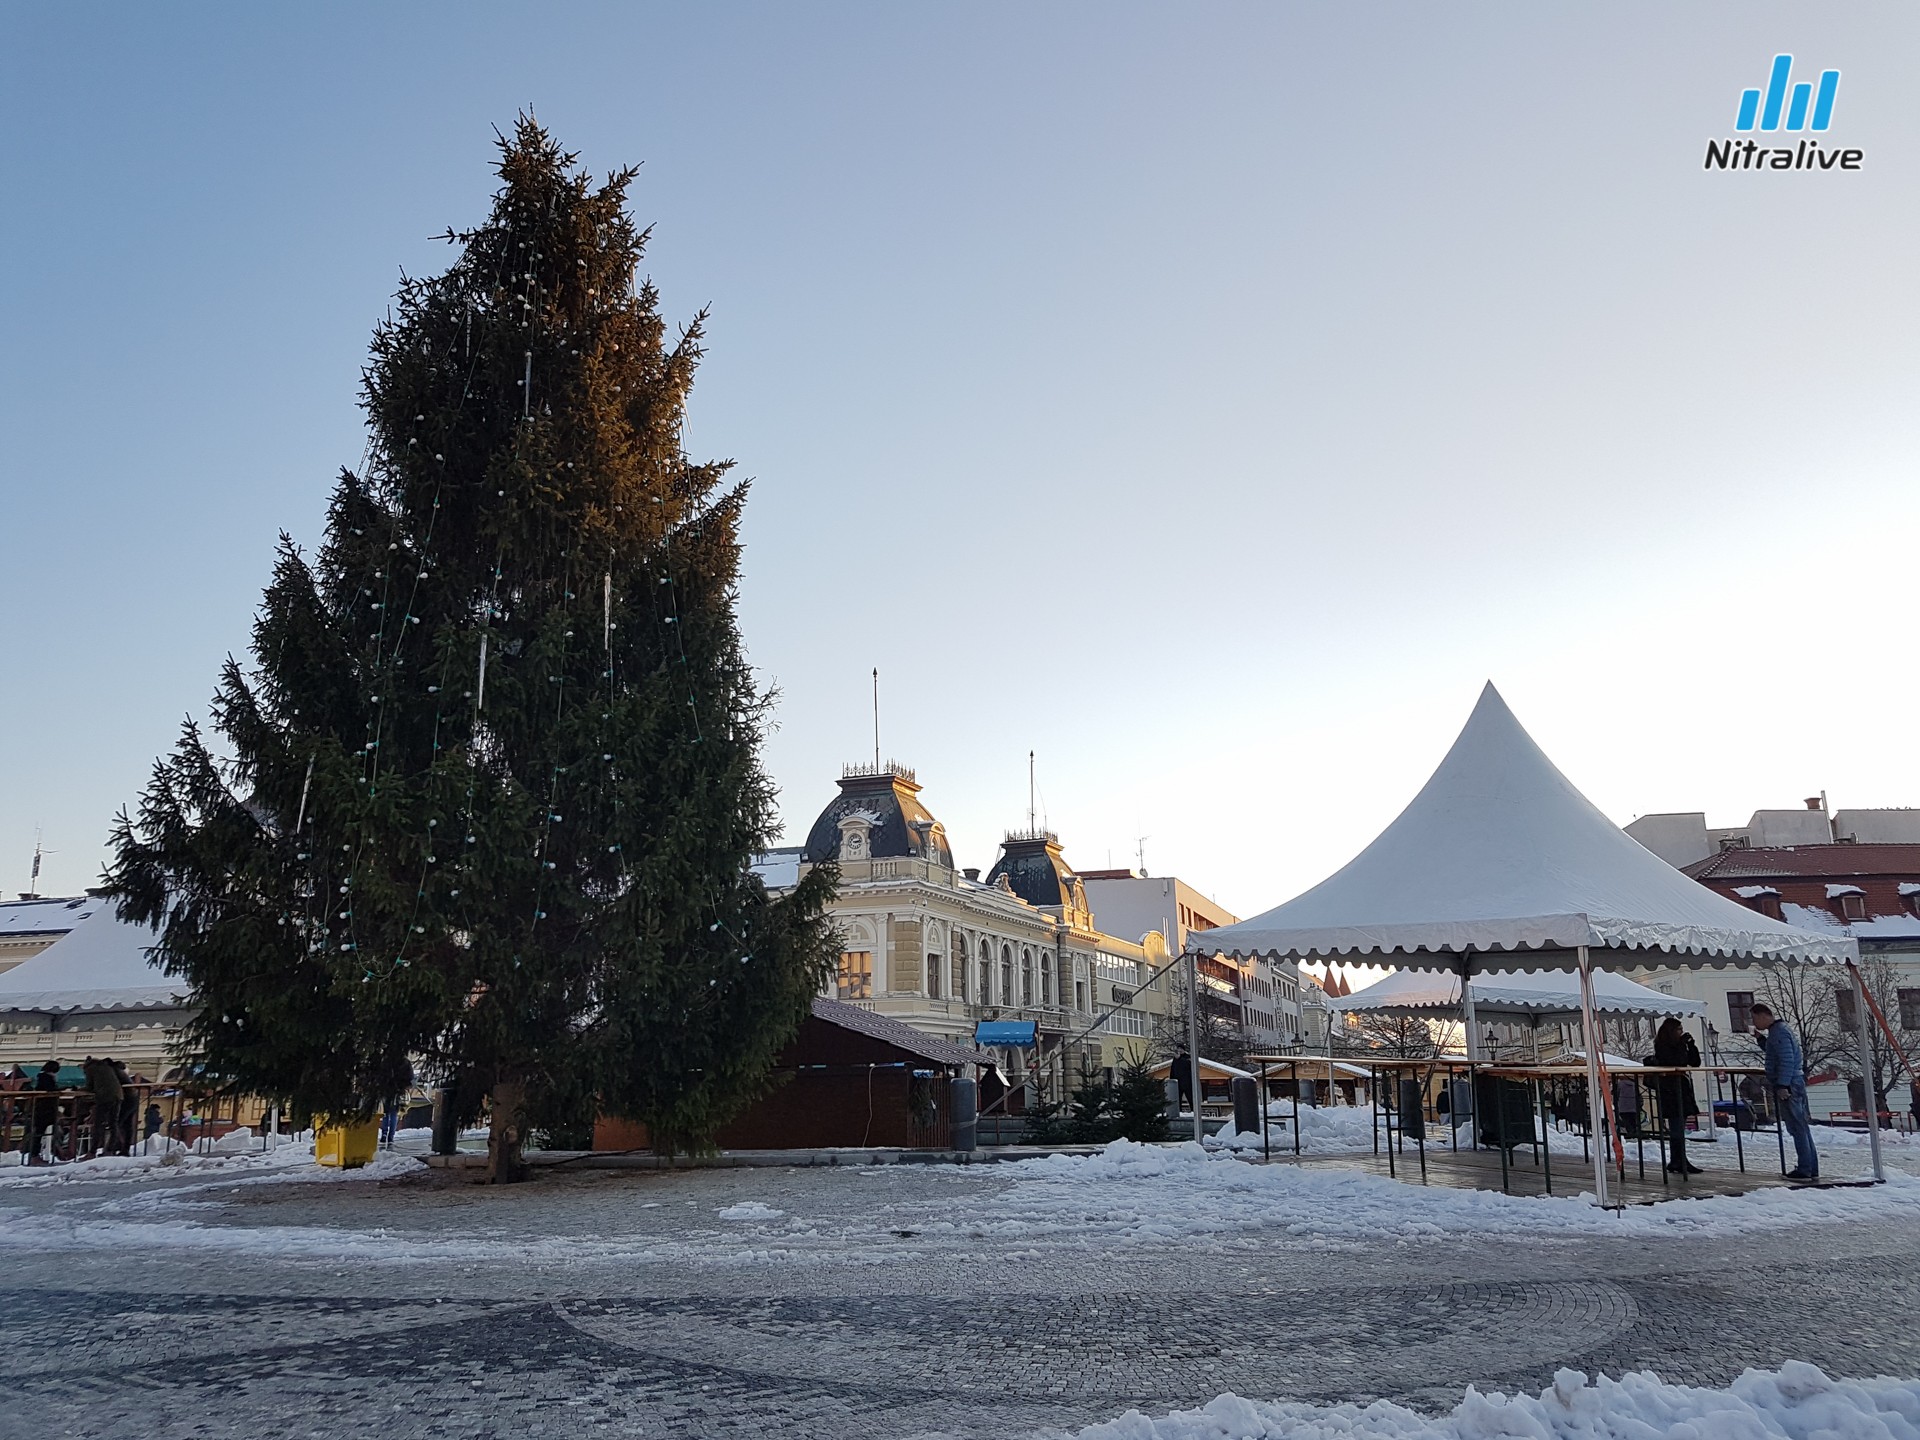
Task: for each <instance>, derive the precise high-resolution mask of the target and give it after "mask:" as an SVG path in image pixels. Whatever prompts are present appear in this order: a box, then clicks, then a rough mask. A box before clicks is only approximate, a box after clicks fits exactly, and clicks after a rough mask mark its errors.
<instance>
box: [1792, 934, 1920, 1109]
mask: <svg viewBox="0 0 1920 1440" xmlns="http://www.w3.org/2000/svg"><path fill="white" fill-rule="evenodd" d="M1795 968H1798V967H1795ZM1860 979H1861V980H1862V981H1863V982H1864V983H1865V985H1866V988H1867V994H1868V995H1870V996H1871V997H1872V998H1873V1003H1874V1004H1875V1005H1876V1006H1877V1007H1878V1008H1879V1011H1880V1014H1881V1015H1882V1016H1883V1017H1884V1018H1885V1019H1886V1022H1887V1024H1888V1026H1889V1027H1891V1028H1892V1030H1893V1034H1894V1037H1895V1038H1896V1039H1898V1041H1899V1046H1898V1048H1896V1047H1895V1045H1894V1042H1893V1040H1891V1039H1889V1038H1888V1036H1887V1032H1886V1031H1885V1030H1882V1029H1881V1028H1880V1022H1879V1021H1878V1020H1875V1019H1874V1018H1873V1015H1872V1014H1871V1013H1870V1012H1869V1013H1868V1014H1867V1015H1865V1016H1862V1015H1861V1014H1860V1003H1859V997H1858V996H1857V995H1855V994H1854V991H1853V985H1852V983H1851V977H1849V981H1848V983H1846V984H1844V985H1839V986H1832V987H1831V991H1830V993H1831V994H1832V997H1833V1006H1834V1012H1835V1019H1836V1021H1837V1023H1836V1025H1835V1027H1834V1028H1835V1034H1836V1035H1837V1036H1838V1037H1840V1054H1839V1056H1838V1059H1839V1066H1838V1068H1839V1070H1840V1073H1841V1074H1843V1075H1845V1076H1847V1077H1848V1078H1849V1079H1854V1080H1857V1079H1859V1078H1860V1023H1861V1021H1862V1020H1863V1019H1864V1020H1865V1022H1866V1026H1867V1050H1868V1058H1869V1060H1870V1062H1871V1064H1872V1066H1873V1096H1874V1107H1875V1108H1876V1109H1881V1110H1885V1109H1890V1108H1891V1109H1901V1108H1903V1107H1902V1106H1897V1105H1889V1097H1890V1096H1891V1094H1892V1091H1893V1088H1894V1085H1895V1083H1896V1082H1897V1081H1898V1080H1899V1079H1900V1078H1901V1077H1902V1075H1904V1076H1905V1078H1906V1079H1907V1080H1908V1081H1909V1082H1911V1081H1912V1080H1914V1078H1915V1076H1914V1074H1913V1072H1912V1069H1911V1062H1912V1061H1913V1059H1914V1058H1915V1057H1916V1056H1917V1055H1920V1030H1912V1029H1908V1028H1906V1027H1904V1026H1903V1025H1902V1024H1901V1021H1902V1020H1903V1019H1904V1018H1905V1017H1904V1016H1903V1015H1902V1014H1901V1011H1900V974H1899V972H1898V971H1897V970H1895V969H1894V967H1893V962H1892V961H1890V960H1888V959H1887V957H1886V956H1884V955H1863V956H1861V957H1860ZM1829 983H1831V982H1829ZM1902 1052H1905V1053H1904V1055H1903V1054H1902Z"/></svg>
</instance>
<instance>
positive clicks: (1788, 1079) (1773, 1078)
mask: <svg viewBox="0 0 1920 1440" xmlns="http://www.w3.org/2000/svg"><path fill="white" fill-rule="evenodd" d="M1753 1028H1754V1029H1756V1030H1758V1031H1759V1032H1760V1037H1761V1040H1760V1043H1761V1045H1762V1047H1763V1049H1764V1053H1765V1055H1766V1063H1767V1085H1768V1086H1769V1087H1770V1088H1771V1089H1772V1091H1773V1098H1774V1104H1775V1105H1776V1106H1777V1107H1778V1108H1779V1111H1780V1122H1781V1124H1783V1125H1785V1126H1786V1127H1787V1134H1789V1135H1791V1136H1792V1137H1793V1169H1791V1170H1789V1171H1788V1172H1787V1179H1789V1180H1818V1179H1819V1178H1820V1155H1819V1152H1818V1151H1816V1150H1815V1149H1814V1148H1813V1127H1812V1126H1811V1125H1809V1124H1808V1123H1807V1076H1806V1070H1805V1068H1804V1065H1803V1062H1802V1061H1801V1058H1800V1042H1799V1040H1798V1039H1796V1038H1795V1037H1794V1033H1793V1031H1791V1030H1789V1029H1788V1028H1787V1027H1786V1026H1785V1025H1784V1024H1782V1023H1781V1022H1780V1020H1779V1019H1778V1018H1776V1017H1775V1015H1774V1013H1773V1008H1772V1007H1771V1006H1769V1005H1767V1004H1765V1003H1763V1002H1756V1003H1755V1004H1754V1007H1753Z"/></svg>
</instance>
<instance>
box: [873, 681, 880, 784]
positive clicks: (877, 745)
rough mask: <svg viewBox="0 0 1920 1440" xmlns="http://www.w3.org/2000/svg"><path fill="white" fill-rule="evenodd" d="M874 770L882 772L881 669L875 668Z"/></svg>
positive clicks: (876, 772)
mask: <svg viewBox="0 0 1920 1440" xmlns="http://www.w3.org/2000/svg"><path fill="white" fill-rule="evenodd" d="M873 769H874V773H875V774H878V773H879V771H880V667H879V666H878V665H876V666H874V667H873Z"/></svg>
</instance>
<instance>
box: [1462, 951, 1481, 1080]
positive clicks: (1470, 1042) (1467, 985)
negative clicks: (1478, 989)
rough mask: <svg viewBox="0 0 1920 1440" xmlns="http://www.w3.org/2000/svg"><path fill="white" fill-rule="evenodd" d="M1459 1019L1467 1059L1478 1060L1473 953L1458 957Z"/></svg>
mask: <svg viewBox="0 0 1920 1440" xmlns="http://www.w3.org/2000/svg"><path fill="white" fill-rule="evenodd" d="M1460 1019H1461V1023H1463V1024H1464V1025H1465V1026H1466V1027H1467V1043H1466V1045H1465V1047H1464V1048H1465V1050H1466V1052H1467V1059H1469V1060H1478V1059H1479V1058H1480V1041H1479V1038H1478V1031H1479V1028H1480V1027H1479V1025H1478V1023H1477V1021H1476V1019H1475V1016H1474V1013H1473V953H1472V952H1471V951H1469V952H1468V953H1467V954H1465V955H1462V956H1461V957H1460Z"/></svg>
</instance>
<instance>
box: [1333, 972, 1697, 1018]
mask: <svg viewBox="0 0 1920 1440" xmlns="http://www.w3.org/2000/svg"><path fill="white" fill-rule="evenodd" d="M1593 1003H1594V1007H1595V1008H1596V1009H1599V1010H1605V1011H1609V1012H1610V1013H1613V1014H1616V1015H1704V1014H1705V1013H1706V1010H1707V1007H1706V1005H1705V1004H1703V1003H1702V1002H1701V1001H1698V1000H1686V999H1682V998H1681V997H1679V996H1677V995H1663V994H1661V993H1660V992H1659V991H1658V990H1655V989H1652V988H1650V987H1649V986H1646V985H1641V984H1637V983H1636V982H1634V981H1632V980H1629V979H1627V977H1626V976H1624V975H1615V974H1612V973H1611V972H1609V971H1606V970H1598V969H1596V970H1595V971H1594V972H1593ZM1333 1008H1334V1009H1335V1010H1342V1011H1345V1010H1356V1011H1368V1012H1371V1013H1373V1014H1382V1013H1386V1014H1420V1013H1423V1012H1426V1011H1431V1010H1447V1011H1458V1010H1459V1009H1460V977H1459V976H1458V975H1455V974H1451V973H1449V972H1448V971H1445V970H1396V971H1395V972H1394V973H1393V974H1391V975H1389V976H1387V978H1386V979H1384V980H1381V981H1378V982H1377V983H1375V984H1372V985H1369V986H1367V987H1366V988H1365V989H1363V990H1356V991H1355V992H1354V993H1353V994H1352V995H1350V996H1348V997H1347V998H1346V999H1344V1000H1336V1001H1334V1002H1333ZM1579 1008H1580V985H1579V982H1578V981H1577V980H1576V979H1575V978H1574V977H1573V976H1571V975H1569V974H1568V973H1567V972H1566V971H1564V970H1560V971H1549V972H1547V973H1544V974H1543V973H1540V972H1537V971H1532V970H1513V971H1507V972H1504V973H1501V974H1493V975H1487V974H1482V975H1476V976H1474V978H1473V1011H1474V1014H1475V1016H1476V1017H1478V1018H1479V1019H1482V1020H1486V1019H1489V1018H1497V1017H1499V1016H1503V1015H1566V1014H1571V1013H1573V1012H1576V1011H1578V1010H1579Z"/></svg>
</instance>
